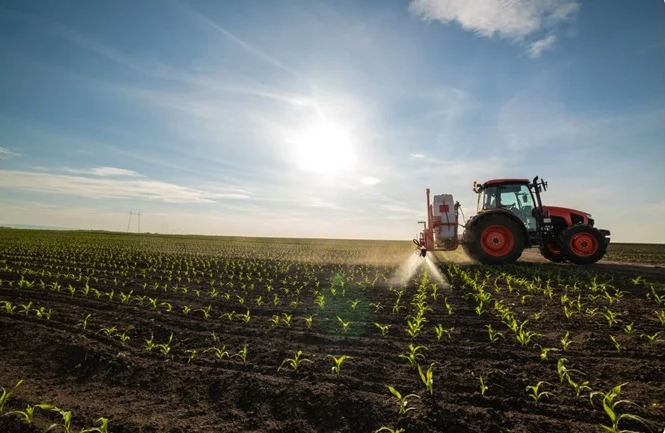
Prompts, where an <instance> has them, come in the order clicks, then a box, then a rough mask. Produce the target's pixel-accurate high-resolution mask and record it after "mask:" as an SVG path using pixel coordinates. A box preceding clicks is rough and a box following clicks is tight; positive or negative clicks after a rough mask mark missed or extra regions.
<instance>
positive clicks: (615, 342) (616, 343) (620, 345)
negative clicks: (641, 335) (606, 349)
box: [610, 335, 623, 352]
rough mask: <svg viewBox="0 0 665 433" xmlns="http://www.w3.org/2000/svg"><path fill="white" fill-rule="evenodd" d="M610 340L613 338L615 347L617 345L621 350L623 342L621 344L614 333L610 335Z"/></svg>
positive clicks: (618, 349)
mask: <svg viewBox="0 0 665 433" xmlns="http://www.w3.org/2000/svg"><path fill="white" fill-rule="evenodd" d="M610 340H612V343H613V344H614V347H616V349H617V352H619V351H621V348H622V347H623V344H621V343H620V342H619V341H618V340H617V339H616V337H615V336H614V335H610Z"/></svg>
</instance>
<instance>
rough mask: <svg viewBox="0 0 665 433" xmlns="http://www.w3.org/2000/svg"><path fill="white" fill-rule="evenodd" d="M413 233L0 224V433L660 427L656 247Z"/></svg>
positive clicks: (547, 432) (663, 309) (662, 385)
mask: <svg viewBox="0 0 665 433" xmlns="http://www.w3.org/2000/svg"><path fill="white" fill-rule="evenodd" d="M412 247H413V245H412V244H411V243H410V242H378V241H370V242H361V241H334V240H291V239H246V238H216V237H186V236H160V235H147V234H146V235H130V234H113V233H86V232H56V231H28V230H9V229H0V387H3V388H4V390H5V396H4V397H0V412H2V413H1V414H0V415H2V416H0V432H16V433H22V432H39V431H43V429H44V428H47V427H49V426H51V425H53V424H55V425H56V426H55V427H54V428H53V430H51V431H57V432H60V431H71V432H76V433H78V432H80V431H81V430H82V429H90V428H93V427H96V429H95V430H87V431H100V432H105V431H108V432H112V433H130V432H131V433H134V432H141V433H144V432H145V433H147V432H151V433H157V432H165V433H180V432H240V433H242V432H244V433H249V432H274V433H277V432H284V433H285V432H303V433H308V432H350V433H362V432H367V433H369V432H373V431H377V430H379V429H380V428H382V427H385V429H383V430H382V431H400V429H401V431H403V432H406V433H420V432H451V433H467V432H474V433H475V432H483V433H491V432H536V431H537V432H543V433H554V432H557V433H559V432H575V433H586V432H588V433H591V432H604V431H608V430H606V429H604V428H603V427H602V426H607V427H609V428H610V430H609V431H616V432H618V431H620V430H633V431H638V432H642V431H654V432H661V431H663V428H664V427H665V410H664V408H663V402H664V401H665V400H664V396H665V355H664V352H663V348H664V347H665V342H664V340H665V335H664V333H663V325H664V324H665V303H664V299H665V271H664V269H663V264H664V262H665V247H663V246H662V245H656V246H644V245H612V246H611V250H610V252H609V253H608V255H607V260H606V261H603V262H601V263H598V264H596V265H593V266H587V267H579V266H578V267H576V266H570V265H566V264H550V263H544V262H543V261H542V260H541V259H540V258H539V256H537V255H536V254H534V253H533V252H529V253H525V255H524V256H523V258H522V259H521V260H520V261H519V262H518V263H516V264H515V265H510V266H502V267H487V266H481V265H478V264H475V263H470V262H469V261H468V260H467V259H465V257H463V256H461V255H459V254H452V253H451V254H448V255H442V254H439V255H430V256H429V259H428V260H426V261H425V260H421V259H420V258H418V257H416V256H415V255H414V254H413V248H412ZM621 262H626V263H621ZM640 263H641V264H640ZM345 357H346V358H345ZM19 381H22V382H20V383H19V384H18V386H16V384H17V382H19ZM389 386H390V387H392V390H391V389H390V388H389ZM392 391H395V394H393V392H392ZM8 393H11V395H9V396H8V398H7V394H8ZM396 394H397V395H396ZM410 394H415V395H410ZM1 395H2V390H0V396H1ZM407 395H409V396H408V397H407ZM37 405H42V406H37ZM3 406H4V407H3ZM612 428H613V429H614V430H612ZM390 429H392V430H390Z"/></svg>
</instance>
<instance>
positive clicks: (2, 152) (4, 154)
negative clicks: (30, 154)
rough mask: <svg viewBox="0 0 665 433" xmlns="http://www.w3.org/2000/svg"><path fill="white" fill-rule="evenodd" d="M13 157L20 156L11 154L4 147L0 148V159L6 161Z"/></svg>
mask: <svg viewBox="0 0 665 433" xmlns="http://www.w3.org/2000/svg"><path fill="white" fill-rule="evenodd" d="M13 156H21V155H20V154H18V153H16V152H12V151H11V150H9V149H7V148H5V147H0V159H8V158H11V157H13Z"/></svg>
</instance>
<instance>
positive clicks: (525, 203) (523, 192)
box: [498, 184, 537, 231]
mask: <svg viewBox="0 0 665 433" xmlns="http://www.w3.org/2000/svg"><path fill="white" fill-rule="evenodd" d="M498 189H499V207H501V208H503V209H506V210H508V211H510V212H512V213H514V214H515V215H516V216H517V217H518V218H519V219H520V220H522V222H523V223H524V225H525V226H526V229H527V230H528V231H535V230H537V225H536V218H535V217H534V215H533V209H534V208H535V204H534V200H533V195H531V190H530V189H529V186H528V185H525V184H522V185H500V186H499V187H498Z"/></svg>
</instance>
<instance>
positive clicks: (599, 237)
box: [559, 224, 607, 265]
mask: <svg viewBox="0 0 665 433" xmlns="http://www.w3.org/2000/svg"><path fill="white" fill-rule="evenodd" d="M559 245H561V253H562V254H563V256H564V257H565V258H566V260H568V261H569V262H571V263H574V264H576V265H590V264H593V263H596V262H597V261H598V260H600V259H602V258H603V256H605V253H606V252H607V244H606V243H605V236H603V234H602V233H601V232H600V231H599V230H598V229H596V228H595V227H591V226H589V225H586V224H577V225H574V226H571V227H569V228H568V229H567V230H564V231H563V232H562V233H561V235H559Z"/></svg>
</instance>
